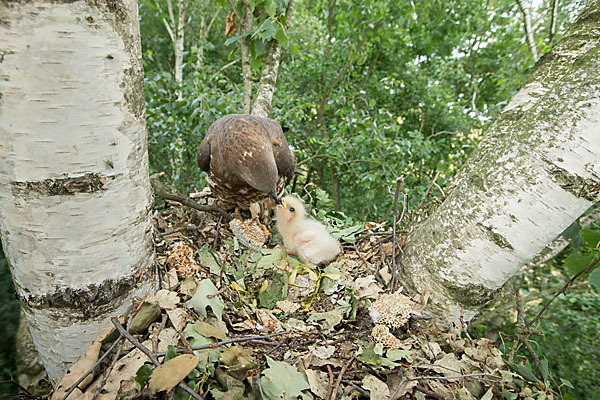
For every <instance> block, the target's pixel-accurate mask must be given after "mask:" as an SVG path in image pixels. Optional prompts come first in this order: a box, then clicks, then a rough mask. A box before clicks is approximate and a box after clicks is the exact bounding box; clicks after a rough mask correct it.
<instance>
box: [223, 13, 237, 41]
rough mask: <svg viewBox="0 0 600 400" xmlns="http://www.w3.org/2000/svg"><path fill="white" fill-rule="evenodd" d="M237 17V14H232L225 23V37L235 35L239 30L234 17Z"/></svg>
mask: <svg viewBox="0 0 600 400" xmlns="http://www.w3.org/2000/svg"><path fill="white" fill-rule="evenodd" d="M234 16H235V12H233V11H232V12H231V14H229V15H228V16H227V18H226V21H225V36H229V35H233V34H234V33H235V31H236V30H237V26H236V24H235V20H234V19H233V17H234Z"/></svg>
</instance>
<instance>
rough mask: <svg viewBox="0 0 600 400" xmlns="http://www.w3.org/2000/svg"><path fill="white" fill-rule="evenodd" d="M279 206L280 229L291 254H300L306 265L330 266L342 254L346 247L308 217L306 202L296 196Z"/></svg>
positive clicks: (276, 211)
mask: <svg viewBox="0 0 600 400" xmlns="http://www.w3.org/2000/svg"><path fill="white" fill-rule="evenodd" d="M283 204H284V205H285V207H284V206H280V205H279V206H277V207H275V217H276V218H277V229H278V230H279V233H280V234H281V236H282V238H283V246H284V247H285V250H286V251H287V253H288V254H295V255H297V256H298V257H299V258H300V260H301V261H302V262H303V263H305V264H311V265H318V264H327V263H329V262H331V261H333V260H335V258H336V257H337V256H338V254H340V251H341V250H342V247H341V246H340V243H339V242H338V241H337V240H336V239H335V238H334V237H333V236H331V234H329V232H327V229H325V226H324V225H323V224H321V223H320V222H318V221H316V220H314V219H312V218H310V217H307V216H306V210H305V208H304V204H302V201H301V200H299V199H297V198H296V197H293V196H286V197H284V199H283Z"/></svg>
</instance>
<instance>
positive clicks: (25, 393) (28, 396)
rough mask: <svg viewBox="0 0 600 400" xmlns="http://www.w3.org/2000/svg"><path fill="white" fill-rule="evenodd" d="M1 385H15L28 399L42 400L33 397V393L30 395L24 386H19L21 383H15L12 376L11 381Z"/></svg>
mask: <svg viewBox="0 0 600 400" xmlns="http://www.w3.org/2000/svg"><path fill="white" fill-rule="evenodd" d="M0 385H15V386H16V387H18V388H19V389H21V391H22V392H23V393H22V394H23V395H24V396H25V397H27V398H28V399H41V397H37V396H34V395H32V394H31V393H29V391H28V390H27V389H25V387H24V386H22V385H21V384H19V382H17V381H15V380H14V379H13V378H12V376H11V378H10V381H2V382H0Z"/></svg>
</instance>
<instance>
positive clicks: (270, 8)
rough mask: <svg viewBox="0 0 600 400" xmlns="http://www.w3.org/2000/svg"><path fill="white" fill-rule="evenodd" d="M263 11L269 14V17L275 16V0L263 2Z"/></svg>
mask: <svg viewBox="0 0 600 400" xmlns="http://www.w3.org/2000/svg"><path fill="white" fill-rule="evenodd" d="M265 11H266V12H267V14H269V17H271V18H275V17H276V16H277V0H267V1H266V2H265Z"/></svg>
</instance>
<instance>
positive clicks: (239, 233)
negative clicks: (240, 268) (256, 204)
mask: <svg viewBox="0 0 600 400" xmlns="http://www.w3.org/2000/svg"><path fill="white" fill-rule="evenodd" d="M229 227H230V228H231V231H232V232H233V234H234V235H235V236H236V237H237V238H238V240H239V241H240V243H241V244H243V245H244V246H246V247H249V248H251V249H254V250H260V248H261V247H262V245H263V244H265V241H266V240H267V237H266V236H265V233H264V231H263V230H262V229H261V227H260V226H259V225H258V222H257V221H255V220H253V219H249V220H244V221H240V220H239V219H234V220H232V221H231V222H230V223H229Z"/></svg>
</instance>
